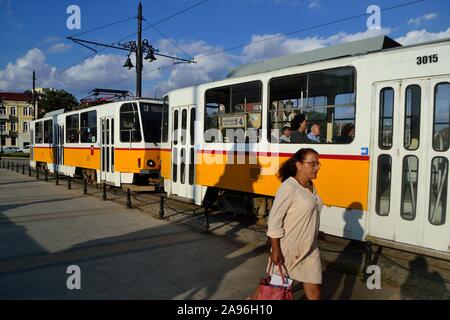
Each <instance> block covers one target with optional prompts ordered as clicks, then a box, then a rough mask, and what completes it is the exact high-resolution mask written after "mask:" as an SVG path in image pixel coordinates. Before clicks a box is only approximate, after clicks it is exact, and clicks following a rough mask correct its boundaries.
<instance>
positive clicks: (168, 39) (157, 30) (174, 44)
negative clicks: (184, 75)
mask: <svg viewBox="0 0 450 320" xmlns="http://www.w3.org/2000/svg"><path fill="white" fill-rule="evenodd" d="M144 21H145V22H146V23H147V24H148V25H150V27H152V28H153V29H154V30H155V31H156V32H158V33H159V34H160V35H161V36H163V37H164V38H166V39H167V41H169V42H170V44H171V45H173V46H174V47H175V48H177V49H178V50H180V51H181V52H183V53H184V54H185V55H186V56H187V57H189V59H191V60H192V59H194V58H192V57H191V56H190V55H189V54H187V53H186V51H184V50H183V49H181V48H180V47H179V46H177V45H176V43H174V42H173V41H172V40H171V39H170V38H169V37H167V36H166V35H164V34H163V33H162V32H161V31H159V29H158V28H156V27H155V26H153V25H151V24H150V23H148V21H147V20H146V19H144Z"/></svg>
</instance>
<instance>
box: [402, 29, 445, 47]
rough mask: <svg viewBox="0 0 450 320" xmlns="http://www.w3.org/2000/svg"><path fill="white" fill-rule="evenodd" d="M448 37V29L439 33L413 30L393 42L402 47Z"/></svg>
mask: <svg viewBox="0 0 450 320" xmlns="http://www.w3.org/2000/svg"><path fill="white" fill-rule="evenodd" d="M449 37H450V28H448V29H447V30H445V31H441V32H435V33H433V32H427V31H426V30H425V29H421V30H413V31H410V32H408V33H407V34H406V35H405V36H403V37H399V38H397V39H395V41H397V42H399V43H401V44H402V45H410V44H415V43H420V42H427V41H432V40H438V39H443V38H449Z"/></svg>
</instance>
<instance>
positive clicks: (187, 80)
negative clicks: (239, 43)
mask: <svg viewBox="0 0 450 320" xmlns="http://www.w3.org/2000/svg"><path fill="white" fill-rule="evenodd" d="M390 32H391V29H380V30H367V31H364V32H358V33H351V34H349V33H345V32H339V33H336V34H333V35H331V36H328V37H321V36H314V37H306V38H300V37H298V38H293V37H286V36H283V35H281V34H264V35H253V36H252V38H251V40H252V41H253V44H250V45H247V46H245V47H243V48H242V49H241V50H240V51H239V50H235V51H233V53H230V52H223V48H221V47H217V46H213V45H211V44H208V43H206V42H205V41H198V40H183V41H175V40H172V42H174V43H176V45H177V46H178V47H180V48H182V49H183V51H185V52H186V53H187V55H189V56H191V57H194V58H195V60H196V61H197V63H196V64H179V65H176V66H172V60H170V59H166V58H163V57H157V60H156V61H153V62H152V63H148V62H146V61H144V71H143V79H144V80H145V82H144V84H143V91H144V93H145V94H147V95H148V94H150V95H151V96H153V95H154V91H155V88H158V89H157V90H158V95H161V94H162V93H163V92H164V93H165V92H167V91H168V90H172V89H175V88H181V87H185V86H190V85H195V84H200V83H205V82H210V81H214V80H218V79H222V78H224V77H225V76H226V74H227V73H228V71H229V70H230V69H231V68H234V67H236V66H237V65H240V64H246V63H252V62H256V61H261V60H266V59H270V58H274V57H278V56H283V55H288V54H293V53H297V52H302V51H308V50H314V49H317V48H322V47H327V46H332V45H336V44H340V43H346V42H350V41H356V40H360V39H364V38H369V37H374V36H378V35H384V34H389V33H390ZM445 37H450V28H448V29H447V30H445V31H442V32H437V33H432V32H427V31H426V30H425V29H422V30H414V31H411V32H408V33H407V34H406V35H404V36H402V37H399V38H397V39H396V40H397V41H398V42H400V43H402V44H405V45H407V44H412V43H417V42H423V41H429V40H434V39H440V38H445ZM155 47H157V48H159V49H160V52H161V53H163V54H167V55H171V56H178V57H182V58H189V57H187V56H186V54H184V53H182V52H180V51H179V50H178V49H177V48H175V47H174V46H173V45H172V44H171V42H170V41H168V40H160V41H159V43H158V44H157V45H156V46H155ZM61 48H62V47H61ZM214 52H218V53H217V54H211V55H208V53H214ZM235 52H236V53H235ZM125 60H126V55H123V54H121V53H119V54H97V55H95V56H93V57H91V58H88V59H85V60H84V61H82V62H80V63H79V64H77V65H75V66H73V67H71V68H69V69H67V70H65V71H64V72H61V70H57V68H56V67H54V66H52V65H50V64H49V63H48V62H47V61H46V55H45V53H44V52H43V51H41V50H40V49H37V48H33V49H31V50H29V51H28V52H27V53H26V54H25V55H24V56H22V57H20V58H18V59H17V60H16V61H15V62H12V63H9V64H8V65H6V67H5V68H4V69H2V70H0V90H4V89H5V88H6V87H8V86H11V85H12V84H16V83H17V82H20V83H19V84H17V85H16V86H14V87H12V88H8V90H11V91H21V90H26V89H29V88H30V87H31V74H32V71H33V70H36V74H37V77H38V86H45V87H54V88H59V89H65V90H67V91H69V92H71V93H75V94H77V95H78V96H79V97H82V96H85V95H86V94H87V93H88V92H89V91H90V90H91V89H93V88H96V87H97V88H98V87H107V88H123V89H127V90H130V91H132V92H133V93H134V86H135V74H136V70H135V69H131V70H127V69H125V68H123V64H124V62H125ZM131 60H132V61H133V64H135V59H134V56H131ZM166 66H170V67H169V68H165V67H166ZM152 86H153V87H152Z"/></svg>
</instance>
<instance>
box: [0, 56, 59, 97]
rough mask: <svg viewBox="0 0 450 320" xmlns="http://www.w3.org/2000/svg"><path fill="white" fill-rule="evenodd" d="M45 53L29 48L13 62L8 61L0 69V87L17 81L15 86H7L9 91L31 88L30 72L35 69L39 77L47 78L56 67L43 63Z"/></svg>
mask: <svg viewBox="0 0 450 320" xmlns="http://www.w3.org/2000/svg"><path fill="white" fill-rule="evenodd" d="M45 59H46V57H45V54H44V53H43V52H42V51H41V50H40V49H38V48H33V49H31V50H29V51H28V52H27V53H26V54H25V55H24V56H22V57H20V58H18V59H17V60H16V62H15V63H11V62H10V63H8V64H7V65H6V67H5V69H3V70H0V88H5V87H8V86H11V85H13V84H15V83H16V82H19V83H18V84H17V86H14V87H12V88H9V90H11V91H25V90H27V89H30V88H31V85H32V80H31V77H32V73H33V70H35V71H36V74H37V77H39V79H48V78H50V77H52V75H53V74H54V73H55V71H56V68H55V67H52V66H50V65H48V64H46V63H45Z"/></svg>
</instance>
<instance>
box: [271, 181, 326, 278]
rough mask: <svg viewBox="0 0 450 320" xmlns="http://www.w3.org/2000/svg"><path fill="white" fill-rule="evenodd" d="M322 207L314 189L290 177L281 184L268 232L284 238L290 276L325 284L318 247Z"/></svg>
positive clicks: (284, 254)
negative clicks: (312, 190)
mask: <svg viewBox="0 0 450 320" xmlns="http://www.w3.org/2000/svg"><path fill="white" fill-rule="evenodd" d="M322 206H323V204H322V200H321V199H320V197H319V196H318V195H317V193H316V190H315V188H314V192H312V193H311V191H310V190H308V189H307V188H304V187H302V185H300V183H298V182H297V180H296V179H295V178H293V177H290V178H288V179H286V180H285V181H284V182H283V183H282V184H281V186H280V187H279V189H278V191H277V194H276V196H275V200H274V202H273V206H272V209H271V210H270V213H269V220H268V230H267V235H268V236H269V237H270V238H280V239H281V240H280V245H281V252H282V253H283V256H284V260H285V266H286V268H287V271H288V275H289V277H290V278H292V279H294V280H296V281H300V282H307V283H315V284H320V283H322V265H321V262H320V254H319V249H318V247H317V235H318V233H319V224H320V211H321V210H322ZM275 269H276V268H275ZM276 273H278V272H276Z"/></svg>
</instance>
